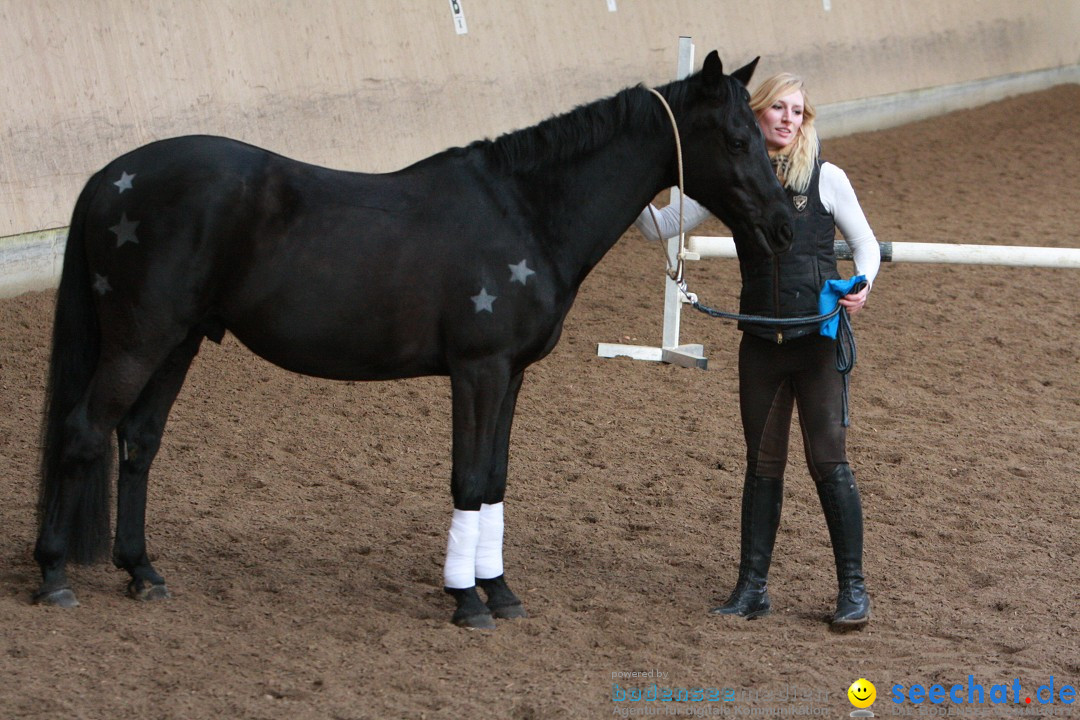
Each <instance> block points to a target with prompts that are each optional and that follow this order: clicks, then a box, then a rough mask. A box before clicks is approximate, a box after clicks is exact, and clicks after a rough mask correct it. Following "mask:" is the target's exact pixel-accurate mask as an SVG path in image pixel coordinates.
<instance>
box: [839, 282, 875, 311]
mask: <svg viewBox="0 0 1080 720" xmlns="http://www.w3.org/2000/svg"><path fill="white" fill-rule="evenodd" d="M869 294H870V288H869V287H865V286H864V287H863V289H862V290H860V291H859V292H857V293H851V294H850V295H845V296H844V297H842V298H840V300H839V301H838V302H839V303H840V304H841V305H843V306H844V307H846V308H847V311H848V315H854V314H855V313H857V312H859V311H860V310H862V307H863V305H865V304H866V296H867V295H869Z"/></svg>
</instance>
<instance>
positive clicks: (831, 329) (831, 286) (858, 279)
mask: <svg viewBox="0 0 1080 720" xmlns="http://www.w3.org/2000/svg"><path fill="white" fill-rule="evenodd" d="M865 283H866V276H865V275H856V276H854V277H850V278H848V279H847V280H826V281H825V287H823V288H821V295H819V296H818V313H820V314H821V315H827V314H829V313H831V312H832V311H833V310H835V309H836V306H837V304H838V301H839V300H840V298H842V297H844V296H845V295H847V294H849V293H851V292H855V291H857V288H858V287H859V286H860V285H863V284H865ZM839 326H840V314H839V313H837V314H836V315H833V316H832V317H831V318H829V319H828V320H822V321H821V330H820V331H819V332H820V333H821V334H822V335H824V336H825V337H827V338H833V339H835V338H836V329H837V328H838V327H839Z"/></svg>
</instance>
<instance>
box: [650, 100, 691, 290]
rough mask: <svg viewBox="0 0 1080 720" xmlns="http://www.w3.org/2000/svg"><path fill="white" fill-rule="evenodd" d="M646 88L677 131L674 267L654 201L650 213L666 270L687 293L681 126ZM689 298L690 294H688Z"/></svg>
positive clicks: (665, 106)
mask: <svg viewBox="0 0 1080 720" xmlns="http://www.w3.org/2000/svg"><path fill="white" fill-rule="evenodd" d="M645 89H646V90H648V91H649V92H651V93H652V94H653V95H655V96H656V97H657V98H659V100H660V104H661V105H663V106H664V110H665V111H666V112H667V116H668V120H670V121H671V129H672V130H673V131H674V132H675V161H676V163H677V166H678V171H679V252H678V254H677V255H676V257H675V263H674V267H673V266H672V262H671V256H669V255H668V251H667V248H666V247H665V246H664V234H663V233H662V232H660V222H659V221H658V220H657V219H656V211H655V210H653V206H652V203H649V215H650V216H651V217H652V221H653V227H655V228H656V237H657V238H658V239H659V241H660V250H661V251H662V252H663V253H664V262H665V263H666V264H667V267H666V269H665V272H667V276H668V277H669V278H671V281H672V282H673V283H675V284H676V285H678V286H679V290H680V291H682V293H683V294H684V295H687V291H686V281H685V279H684V276H683V273H684V271H685V269H686V235H685V234H684V233H683V197H684V194H683V157H682V139H681V138H680V137H679V126H678V124H677V123H676V122H675V113H673V112H671V106H670V105H668V102H667V100H666V99H665V98H664V96H663V95H661V94H660V93H659V92H657V91H656V90H654V89H653V88H645ZM687 298H689V295H687Z"/></svg>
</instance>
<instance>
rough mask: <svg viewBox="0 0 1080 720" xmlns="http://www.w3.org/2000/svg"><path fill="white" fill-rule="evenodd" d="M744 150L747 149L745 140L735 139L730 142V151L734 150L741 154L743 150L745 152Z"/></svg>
mask: <svg viewBox="0 0 1080 720" xmlns="http://www.w3.org/2000/svg"><path fill="white" fill-rule="evenodd" d="M746 148H747V142H746V141H745V140H743V139H741V138H735V139H733V140H732V141H731V149H732V150H735V151H737V152H742V151H743V150H746Z"/></svg>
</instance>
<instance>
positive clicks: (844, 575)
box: [817, 464, 870, 629]
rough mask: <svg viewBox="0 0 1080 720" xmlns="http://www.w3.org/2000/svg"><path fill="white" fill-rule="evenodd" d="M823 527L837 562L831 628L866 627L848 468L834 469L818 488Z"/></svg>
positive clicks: (857, 508) (858, 518) (856, 506)
mask: <svg viewBox="0 0 1080 720" xmlns="http://www.w3.org/2000/svg"><path fill="white" fill-rule="evenodd" d="M817 491H818V497H819V498H820V499H821V508H822V509H823V510H824V511H825V523H826V524H827V525H828V526H829V539H830V540H831V541H832V547H833V556H834V557H835V558H836V579H837V581H838V582H839V585H840V592H839V594H838V595H837V596H836V614H834V615H833V618H832V626H833V627H834V628H836V629H845V628H853V627H859V626H862V625H865V624H866V623H867V622H868V621H869V620H870V596H869V595H868V594H867V593H866V583H865V580H864V578H863V571H862V552H863V516H862V501H861V500H860V499H859V489H858V488H857V487H856V486H855V475H854V473H852V472H851V468H850V467H849V466H848V465H847V464H843V465H837V466H836V468H835V469H834V470H833V471H832V472H831V473H829V474H828V475H826V476H825V477H824V478H823V479H822V481H821V482H820V483H818V485H817Z"/></svg>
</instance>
